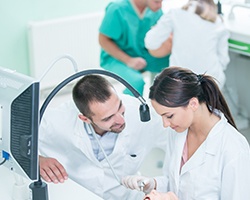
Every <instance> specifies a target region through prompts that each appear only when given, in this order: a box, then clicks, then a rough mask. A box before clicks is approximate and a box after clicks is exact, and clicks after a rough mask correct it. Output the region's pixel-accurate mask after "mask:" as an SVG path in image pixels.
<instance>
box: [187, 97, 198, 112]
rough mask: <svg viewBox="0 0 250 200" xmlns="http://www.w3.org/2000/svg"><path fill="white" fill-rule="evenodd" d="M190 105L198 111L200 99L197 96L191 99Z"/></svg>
mask: <svg viewBox="0 0 250 200" xmlns="http://www.w3.org/2000/svg"><path fill="white" fill-rule="evenodd" d="M188 106H189V107H190V108H191V109H192V110H193V111H196V110H197V109H198V107H199V100H198V99H197V98H196V97H193V98H191V99H190V100H189V104H188Z"/></svg>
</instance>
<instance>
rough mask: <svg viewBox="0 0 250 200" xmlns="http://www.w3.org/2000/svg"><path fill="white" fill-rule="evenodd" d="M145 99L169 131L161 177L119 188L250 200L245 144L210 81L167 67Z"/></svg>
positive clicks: (249, 157) (192, 199)
mask: <svg viewBox="0 0 250 200" xmlns="http://www.w3.org/2000/svg"><path fill="white" fill-rule="evenodd" d="M149 98H150V99H151V103H152V106H153V107H154V109H155V110H156V112H157V113H158V114H159V115H160V116H161V117H162V121H163V126H164V127H171V128H172V132H167V135H168V140H167V146H166V158H165V167H164V169H163V170H164V176H163V177H154V178H148V177H143V176H137V175H135V176H126V177H124V178H123V181H122V182H123V184H124V185H125V186H126V187H128V188H131V189H138V190H139V189H140V188H138V183H144V184H143V185H144V187H143V191H144V192H145V193H150V191H151V190H153V189H156V190H157V191H158V192H173V193H174V194H175V195H176V196H177V197H178V199H179V200H203V199H204V200H208V199H209V200H210V199H212V200H237V199H250V190H249V185H250V170H249V169H250V149H249V143H248V142H247V140H246V138H245V137H244V136H243V135H242V134H241V133H240V132H239V131H238V130H237V128H236V126H235V123H234V120H233V118H232V116H231V113H230V110H229V108H228V106H227V103H226V101H225V99H224V97H223V95H222V93H221V91H220V90H219V87H218V86H217V84H216V82H215V81H214V79H213V78H212V77H211V76H208V75H197V74H195V73H193V72H192V71H190V70H188V69H185V68H181V67H174V66H173V67H169V68H166V69H165V70H163V71H162V72H161V73H160V74H159V75H158V76H157V77H156V78H155V80H154V83H153V85H152V86H151V88H150V93H149ZM143 185H142V186H143ZM168 196H169V195H168ZM149 199H151V198H149ZM166 199H167V198H166Z"/></svg>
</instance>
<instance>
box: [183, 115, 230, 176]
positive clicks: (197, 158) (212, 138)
mask: <svg viewBox="0 0 250 200" xmlns="http://www.w3.org/2000/svg"><path fill="white" fill-rule="evenodd" d="M219 116H220V118H221V119H220V120H219V121H218V122H217V123H216V124H215V125H214V127H213V128H212V129H211V131H210V133H209V134H208V136H207V138H206V140H205V141H204V142H203V143H202V144H201V146H200V147H199V148H198V149H197V150H196V152H195V153H194V155H193V156H192V157H191V158H190V159H189V160H188V161H187V162H186V163H185V164H184V165H183V167H182V169H181V173H180V176H181V175H183V174H184V173H186V172H188V171H190V170H192V169H194V168H196V167H199V166H200V165H202V164H203V163H205V162H206V159H207V158H208V156H215V155H216V154H217V153H218V152H219V150H218V148H220V142H221V140H220V139H218V137H221V135H222V134H223V129H224V128H225V126H226V124H227V120H226V118H225V117H224V115H223V114H222V113H220V112H219ZM181 155H182V154H181Z"/></svg>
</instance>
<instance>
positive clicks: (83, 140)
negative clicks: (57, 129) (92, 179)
mask: <svg viewBox="0 0 250 200" xmlns="http://www.w3.org/2000/svg"><path fill="white" fill-rule="evenodd" d="M74 137H75V143H76V145H77V147H78V148H79V149H80V150H81V151H82V152H83V154H84V155H85V156H86V157H87V158H88V159H89V160H91V161H92V162H93V163H95V164H96V165H98V166H100V162H99V161H98V160H97V159H96V157H95V155H94V152H93V150H92V145H91V141H90V139H89V136H88V133H87V132H86V130H85V128H84V125H83V123H82V121H79V122H78V123H77V125H76V126H75V130H74Z"/></svg>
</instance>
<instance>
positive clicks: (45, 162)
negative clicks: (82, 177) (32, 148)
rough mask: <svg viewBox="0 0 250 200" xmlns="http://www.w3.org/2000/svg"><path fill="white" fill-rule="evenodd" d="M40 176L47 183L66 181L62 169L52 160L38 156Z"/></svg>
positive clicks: (66, 175) (59, 164) (65, 173)
mask: <svg viewBox="0 0 250 200" xmlns="http://www.w3.org/2000/svg"><path fill="white" fill-rule="evenodd" d="M39 165H40V175H41V177H42V178H43V179H44V180H45V181H47V182H53V183H58V182H60V183H63V182H64V181H65V180H67V179H68V174H67V172H66V170H65V169H64V167H63V166H62V165H61V163H59V162H58V161H57V160H56V159H54V158H46V157H43V156H39Z"/></svg>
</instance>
